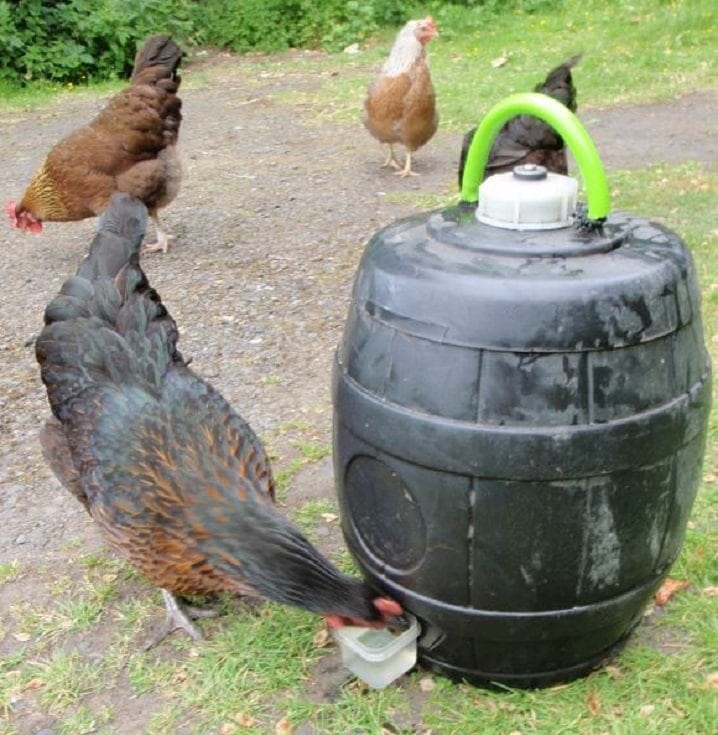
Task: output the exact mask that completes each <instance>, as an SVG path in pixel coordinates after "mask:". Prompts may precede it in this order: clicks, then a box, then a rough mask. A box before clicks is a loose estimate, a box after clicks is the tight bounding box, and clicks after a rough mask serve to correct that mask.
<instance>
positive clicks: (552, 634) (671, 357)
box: [333, 207, 710, 687]
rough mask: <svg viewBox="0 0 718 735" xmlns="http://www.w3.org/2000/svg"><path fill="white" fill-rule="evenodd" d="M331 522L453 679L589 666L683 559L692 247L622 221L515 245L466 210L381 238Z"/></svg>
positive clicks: (690, 453)
mask: <svg viewBox="0 0 718 735" xmlns="http://www.w3.org/2000/svg"><path fill="white" fill-rule="evenodd" d="M333 398H334V462H335V478H336V486H337V492H338V497H339V502H340V509H341V517H342V528H343V532H344V535H345V538H346V541H347V544H348V546H349V548H350V550H351V552H352V553H353V555H354V557H355V558H356V560H357V561H358V563H359V565H360V567H361V568H362V570H363V572H364V573H365V574H366V576H367V577H368V578H369V579H370V580H371V581H372V582H374V583H375V584H376V585H377V586H378V587H380V588H382V589H384V590H386V591H387V592H388V593H390V594H391V595H393V596H394V597H395V598H396V599H397V600H399V601H400V602H401V603H402V604H403V605H404V606H405V608H406V609H407V610H409V611H410V612H412V613H413V614H414V615H416V616H417V617H418V618H419V619H420V622H421V624H422V629H423V634H422V637H421V638H420V641H419V660H420V662H422V663H423V664H424V665H425V666H428V667H430V668H433V669H435V670H438V671H440V672H442V673H444V674H446V675H448V676H450V677H452V678H455V679H466V680H468V681H470V682H473V683H477V684H484V683H487V682H500V683H504V684H508V685H514V686H522V687H525V686H541V685H546V684H550V683H553V682H556V681H560V680H568V679H571V678H573V677H576V676H579V675H581V674H584V673H586V672H588V671H589V670H591V669H593V668H595V667H596V666H597V665H600V663H601V662H603V661H604V660H605V659H606V658H607V657H608V655H609V654H610V653H611V652H612V651H613V650H614V649H615V648H616V647H617V646H618V645H620V644H621V643H622V642H623V641H624V640H625V638H626V636H627V635H628V634H629V633H630V631H631V630H632V629H633V627H634V626H635V625H636V624H637V623H638V622H639V621H640V619H641V617H642V613H643V611H644V609H645V606H646V604H647V602H648V601H649V599H650V598H651V595H652V594H653V592H654V591H655V589H656V588H657V587H658V586H659V584H660V582H661V580H662V579H663V578H664V576H665V575H666V573H667V571H668V569H669V567H670V566H671V564H672V563H673V561H674V560H675V559H676V556H677V555H678V552H679V550H680V548H681V545H682V541H683V537H684V532H685V528H686V524H687V520H688V516H689V513H690V510H691V506H692V504H693V499H694V496H695V493H696V489H697V487H698V484H699V479H700V474H701V464H702V457H703V452H704V445H705V439H706V430H707V418H708V413H709V407H710V362H709V358H708V354H707V352H706V349H705V346H704V340H703V331H702V325H701V315H700V293H699V288H698V284H697V279H696V275H695V271H694V267H693V262H692V258H691V255H690V253H689V252H688V251H687V249H686V247H685V246H684V244H683V242H682V241H681V239H680V238H679V237H678V236H677V235H676V234H675V233H673V232H671V231H670V230H668V229H666V228H665V227H663V226H661V225H658V224H655V223H653V222H650V221H648V220H646V219H644V218H641V217H636V216H630V215H625V214H612V215H610V216H608V218H607V219H606V221H605V224H604V225H603V228H602V229H599V230H597V231H592V232H583V231H579V230H576V229H574V228H571V227H568V228H563V229H559V230H553V231H543V232H540V231H539V232H515V231H509V230H503V229H498V228H495V227H491V226H488V225H486V224H482V223H481V222H479V221H477V220H476V218H475V217H474V215H473V212H469V213H466V212H464V211H463V210H462V209H460V208H459V207H457V208H450V209H447V210H443V211H439V212H433V213H426V214H421V215H417V216H412V217H408V218H406V219H403V220H401V221H398V222H396V223H394V224H392V225H390V226H388V227H386V228H385V229H383V230H381V231H380V232H378V233H376V234H375V235H374V237H373V238H372V239H371V241H370V242H369V244H368V246H367V248H366V250H365V252H364V255H363V258H362V260H361V264H360V266H359V269H358V273H357V275H356V280H355V284H354V290H353V295H352V299H351V304H350V308H349V315H348V321H347V324H346V327H345V331H344V335H343V338H342V341H341V344H340V345H339V348H338V350H337V355H336V364H335V369H334V375H333Z"/></svg>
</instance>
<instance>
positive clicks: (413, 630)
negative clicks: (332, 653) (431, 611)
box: [333, 615, 419, 689]
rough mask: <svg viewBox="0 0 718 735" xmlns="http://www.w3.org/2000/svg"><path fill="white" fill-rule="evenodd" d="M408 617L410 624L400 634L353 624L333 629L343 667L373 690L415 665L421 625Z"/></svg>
mask: <svg viewBox="0 0 718 735" xmlns="http://www.w3.org/2000/svg"><path fill="white" fill-rule="evenodd" d="M405 617H406V618H407V620H408V623H409V627H408V628H407V630H403V631H401V632H399V633H392V632H391V631H389V630H387V629H383V630H376V629H374V628H359V627H356V626H350V625H349V626H345V627H343V628H337V629H335V630H334V631H333V633H334V638H335V639H336V641H337V643H338V644H339V648H340V650H341V654H342V663H343V664H344V666H346V667H347V668H348V669H349V670H350V671H351V672H352V673H353V674H356V675H357V676H358V677H359V678H360V679H361V680H362V681H364V682H366V683H367V684H368V685H369V686H370V687H372V688H373V689H383V688H384V687H385V686H387V685H388V684H391V682H392V681H394V680H395V679H397V678H398V677H400V676H401V675H402V674H404V673H406V672H407V671H409V669H411V668H412V667H413V666H414V665H415V664H416V639H417V638H418V636H419V624H418V623H417V621H416V618H414V617H413V616H410V615H406V616H405Z"/></svg>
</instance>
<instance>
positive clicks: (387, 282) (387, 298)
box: [353, 207, 700, 352]
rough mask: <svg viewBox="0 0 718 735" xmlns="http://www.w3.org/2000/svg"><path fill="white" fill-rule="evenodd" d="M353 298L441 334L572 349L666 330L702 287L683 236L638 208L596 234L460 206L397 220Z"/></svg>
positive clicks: (380, 313) (391, 321) (402, 322)
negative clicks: (499, 224)
mask: <svg viewBox="0 0 718 735" xmlns="http://www.w3.org/2000/svg"><path fill="white" fill-rule="evenodd" d="M353 300H354V306H355V307H356V308H359V309H360V310H362V311H365V312H366V313H368V314H370V315H371V316H372V318H374V319H378V320H380V321H382V322H384V323H386V324H388V325H389V326H391V327H393V328H395V329H397V330H399V331H402V332H405V333H408V334H413V335H417V336H421V337H424V338H426V339H430V340H433V341H440V342H443V343H446V344H454V345H459V346H468V347H477V348H485V349H497V350H514V351H529V352H531V351H536V352H551V351H556V352H565V351H590V350H600V349H607V348H614V347H621V346H626V345H630V344H636V343H640V342H646V341H649V340H652V339H658V338H660V337H662V336H665V335H667V334H671V333H674V332H675V331H677V329H678V328H679V327H680V326H682V325H684V324H687V323H689V322H691V321H692V319H693V318H694V312H696V311H697V310H698V309H699V304H700V294H699V292H698V285H697V279H696V278H695V274H694V269H693V261H692V258H691V256H690V253H689V252H688V251H687V249H686V248H685V247H684V245H683V243H682V241H681V239H680V238H679V237H678V236H677V235H676V234H675V233H673V232H671V231H670V230H668V229H666V228H664V227H662V226H661V225H659V224H656V223H653V222H650V221H649V220H647V219H644V218H641V217H635V216H632V215H628V214H623V213H620V212H619V213H613V214H611V215H609V217H608V218H607V221H606V223H605V225H604V227H603V231H602V232H600V233H584V232H580V231H578V230H574V229H573V228H564V229H560V230H546V231H529V230H527V231H522V232H516V231H512V230H504V229H497V228H495V227H491V226H489V225H486V224H483V223H482V222H478V221H477V220H476V218H475V216H474V213H473V211H469V212H466V211H462V209H461V208H459V207H452V208H449V209H445V210H441V211H436V212H430V213H422V214H418V215H414V216H411V217H407V218H405V219H403V220H399V221H397V222H395V223H393V224H391V225H389V226H388V227H386V228H384V229H383V230H380V231H379V232H377V233H376V234H375V235H374V237H373V238H372V239H371V241H370V243H369V245H368V246H367V248H366V250H365V252H364V256H363V259H362V262H361V265H360V267H359V270H358V273H357V277H356V281H355V286H354V296H353Z"/></svg>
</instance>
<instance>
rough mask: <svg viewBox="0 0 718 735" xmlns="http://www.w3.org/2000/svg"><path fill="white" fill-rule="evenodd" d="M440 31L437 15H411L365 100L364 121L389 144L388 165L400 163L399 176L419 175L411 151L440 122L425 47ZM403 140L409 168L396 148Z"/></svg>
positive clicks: (429, 135)
mask: <svg viewBox="0 0 718 735" xmlns="http://www.w3.org/2000/svg"><path fill="white" fill-rule="evenodd" d="M437 34H438V30H437V28H436V24H435V23H434V21H433V19H432V18H431V16H426V18H424V19H423V20H410V21H409V22H408V23H407V24H406V25H405V26H404V27H403V28H402V29H401V31H399V34H398V35H397V37H396V41H394V46H393V47H392V49H391V53H390V54H389V58H388V59H387V60H386V62H385V63H384V65H383V66H382V68H381V71H380V72H379V74H378V75H377V76H376V78H375V79H374V81H373V82H372V83H371V85H370V86H369V90H368V92H367V96H366V100H365V101H364V110H363V113H362V122H363V123H364V125H365V126H366V128H367V130H368V131H369V132H370V133H371V134H372V135H373V136H374V137H375V138H376V139H377V140H378V141H379V142H381V143H385V144H386V145H388V146H389V151H388V154H387V157H386V160H385V161H384V163H383V166H384V167H386V166H393V167H394V168H397V169H399V170H398V171H397V175H399V176H411V175H416V174H415V173H414V172H413V171H412V170H411V154H412V153H413V152H414V151H416V150H418V149H419V148H421V146H423V145H424V144H425V143H427V142H428V141H429V140H430V139H431V137H432V136H433V135H434V133H435V132H436V128H437V126H438V124H439V115H438V113H437V111H436V94H435V93H434V86H433V84H432V83H431V73H430V71H429V63H428V61H427V58H426V51H425V48H424V47H425V46H426V44H427V43H428V42H429V41H430V40H431V39H432V38H434V36H436V35H437ZM397 143H400V144H401V145H403V146H404V147H405V148H406V161H405V163H404V167H403V168H402V167H401V166H400V165H399V162H398V161H397V159H396V154H395V152H394V145H395V144H397Z"/></svg>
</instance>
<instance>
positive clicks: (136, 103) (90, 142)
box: [15, 36, 182, 222]
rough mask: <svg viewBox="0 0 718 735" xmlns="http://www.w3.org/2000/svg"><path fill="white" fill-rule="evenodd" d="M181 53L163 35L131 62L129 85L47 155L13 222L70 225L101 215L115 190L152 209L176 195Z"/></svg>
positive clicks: (148, 44) (144, 47) (178, 173)
mask: <svg viewBox="0 0 718 735" xmlns="http://www.w3.org/2000/svg"><path fill="white" fill-rule="evenodd" d="M181 58H182V52H181V50H180V48H179V46H177V44H175V43H174V42H173V41H171V40H170V39H169V38H167V37H166V36H154V37H152V38H150V39H148V40H147V41H146V42H145V44H144V46H143V47H142V48H141V49H140V51H139V52H138V54H137V57H136V65H135V70H134V73H133V75H132V83H131V85H130V86H129V87H127V88H125V89H123V90H122V91H120V92H118V93H117V94H116V95H114V96H113V97H111V98H110V100H109V101H108V102H107V104H106V106H105V108H104V109H103V110H102V111H101V112H100V113H99V114H98V115H97V117H96V118H95V119H94V120H92V121H91V122H90V123H89V124H88V125H85V126H83V127H82V128H79V129H78V130H75V131H73V132H72V133H70V134H69V135H68V136H66V137H65V138H63V139H62V140H61V141H60V142H59V143H57V144H56V145H55V147H54V148H53V149H52V150H51V151H50V152H49V154H48V155H47V158H46V159H45V162H44V163H43V165H42V166H41V167H40V169H39V170H38V172H37V173H36V174H35V176H34V177H33V179H32V180H31V182H30V184H29V185H28V187H27V189H26V191H25V193H24V195H23V197H22V200H21V201H20V203H19V205H18V206H17V207H16V210H15V212H16V216H19V215H21V214H22V213H23V212H27V213H30V214H31V215H32V216H33V217H34V218H36V219H37V220H40V221H43V220H46V221H55V222H68V221H76V220H81V219H85V218H86V217H93V216H96V215H98V214H99V213H100V212H102V211H104V210H105V208H106V207H107V205H108V203H109V201H110V197H111V196H112V194H113V192H115V191H122V192H125V193H128V194H131V195H133V196H135V197H137V198H138V199H140V200H141V201H143V202H144V203H145V204H146V205H147V206H148V208H149V209H150V210H156V209H157V208H158V207H162V206H165V205H166V204H168V203H169V202H170V201H171V200H172V199H173V198H174V196H175V195H176V194H177V191H178V189H179V182H180V178H181V168H180V165H179V158H178V153H177V150H176V143H177V138H178V134H179V127H180V122H181V119H182V115H181V112H180V110H181V106H182V103H181V100H180V99H179V98H178V97H177V95H176V92H177V89H178V87H179V83H180V78H179V76H177V73H176V72H177V68H178V66H179V63H180V60H181Z"/></svg>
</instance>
